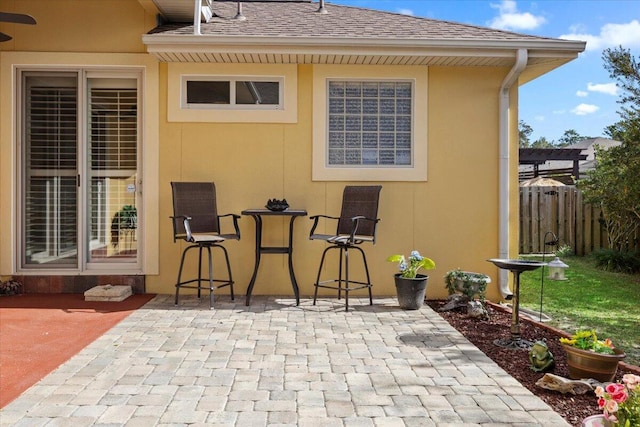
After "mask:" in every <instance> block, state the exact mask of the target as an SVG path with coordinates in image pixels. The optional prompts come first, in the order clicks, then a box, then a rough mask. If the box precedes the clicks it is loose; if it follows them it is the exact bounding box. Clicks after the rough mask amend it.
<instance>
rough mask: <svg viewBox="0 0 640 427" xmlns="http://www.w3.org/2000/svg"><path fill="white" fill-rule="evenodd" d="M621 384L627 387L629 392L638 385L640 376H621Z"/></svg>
mask: <svg viewBox="0 0 640 427" xmlns="http://www.w3.org/2000/svg"><path fill="white" fill-rule="evenodd" d="M622 382H623V383H625V384H626V385H627V388H628V389H629V390H630V391H633V390H635V389H636V387H638V386H639V385H640V376H638V375H633V374H625V375H623V376H622Z"/></svg>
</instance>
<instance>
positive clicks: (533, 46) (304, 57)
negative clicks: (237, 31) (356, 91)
mask: <svg viewBox="0 0 640 427" xmlns="http://www.w3.org/2000/svg"><path fill="white" fill-rule="evenodd" d="M143 42H144V43H145V44H146V45H147V51H148V52H149V53H151V54H153V55H155V56H156V57H157V58H158V59H159V60H160V61H165V62H226V63H288V64H292V63H298V64H323V63H331V64H378V65H389V64H391V65H430V66H437V65H442V66H490V67H510V66H512V64H513V62H514V61H515V55H516V52H517V51H518V49H527V50H528V57H529V61H528V64H527V69H526V70H525V72H524V73H523V75H522V78H521V80H520V82H519V83H520V84H523V83H525V82H526V81H529V80H532V79H535V78H537V77H539V76H540V75H543V74H545V73H547V72H549V71H551V70H553V69H555V68H558V67H560V66H562V65H563V64H565V63H567V62H569V61H571V60H573V59H575V58H576V57H577V56H578V54H579V53H580V52H582V51H584V48H585V45H586V43H585V42H582V41H571V40H559V39H536V40H528V39H524V40H523V39H518V40H477V39H442V38H441V39H407V38H402V39H399V38H393V39H389V38H384V39H382V38H379V39H371V38H366V39H365V38H346V37H344V38H336V37H255V36H243V37H236V36H221V35H189V34H182V35H176V34H147V35H144V36H143Z"/></svg>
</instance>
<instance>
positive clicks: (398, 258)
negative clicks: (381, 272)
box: [387, 250, 436, 310]
mask: <svg viewBox="0 0 640 427" xmlns="http://www.w3.org/2000/svg"><path fill="white" fill-rule="evenodd" d="M387 261H390V262H396V263H398V268H399V269H400V273H397V274H395V275H394V279H395V284H396V293H397V296H398V305H400V308H402V309H405V310H417V309H419V308H420V307H422V304H423V302H424V294H425V292H426V289H427V280H428V279H429V276H427V275H424V274H419V273H418V271H419V270H420V269H425V270H432V269H434V268H436V263H435V262H433V260H432V259H430V258H427V257H423V256H422V255H420V252H418V251H416V250H413V251H411V254H410V255H409V258H408V260H407V259H406V258H405V256H404V255H391V256H390V257H389V258H387Z"/></svg>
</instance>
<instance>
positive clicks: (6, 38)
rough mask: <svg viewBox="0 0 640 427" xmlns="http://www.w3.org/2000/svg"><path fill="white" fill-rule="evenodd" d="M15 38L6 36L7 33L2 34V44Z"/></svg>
mask: <svg viewBox="0 0 640 427" xmlns="http://www.w3.org/2000/svg"><path fill="white" fill-rule="evenodd" d="M12 38H13V37H11V36H8V35H6V34H5V33H0V43H2V42H8V41H9V40H11V39H12Z"/></svg>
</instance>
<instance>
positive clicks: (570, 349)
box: [560, 329, 625, 382]
mask: <svg viewBox="0 0 640 427" xmlns="http://www.w3.org/2000/svg"><path fill="white" fill-rule="evenodd" d="M560 344H562V347H563V348H564V350H565V351H566V353H567V365H568V366H569V377H570V378H572V379H574V380H579V379H583V378H593V379H596V380H598V381H601V382H607V381H612V380H613V378H614V377H615V375H616V372H617V371H618V362H619V361H620V360H622V359H624V357H625V354H624V352H623V351H622V350H620V349H618V348H616V347H614V345H613V343H612V342H611V340H610V339H608V338H607V339H605V340H599V339H598V336H597V335H596V331H595V330H593V329H583V330H579V331H577V332H576V333H575V334H573V335H572V336H571V338H560Z"/></svg>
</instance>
